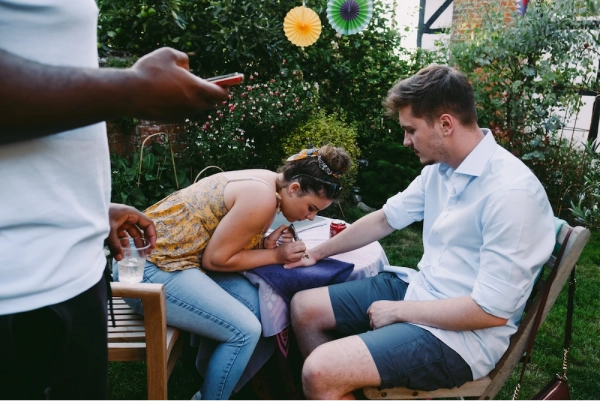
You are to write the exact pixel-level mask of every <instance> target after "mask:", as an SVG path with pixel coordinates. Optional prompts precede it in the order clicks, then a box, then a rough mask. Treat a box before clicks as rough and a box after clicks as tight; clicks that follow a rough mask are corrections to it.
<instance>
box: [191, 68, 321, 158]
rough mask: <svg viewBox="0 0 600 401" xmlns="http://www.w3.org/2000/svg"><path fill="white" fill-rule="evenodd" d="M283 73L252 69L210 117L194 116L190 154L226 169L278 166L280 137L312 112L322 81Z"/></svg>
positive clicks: (292, 72)
mask: <svg viewBox="0 0 600 401" xmlns="http://www.w3.org/2000/svg"><path fill="white" fill-rule="evenodd" d="M280 75H281V76H280V78H278V79H275V78H272V79H268V80H261V79H260V78H261V77H260V76H259V74H258V73H253V74H252V75H250V76H249V77H248V78H247V80H246V83H245V84H244V85H241V86H239V87H232V88H231V89H230V95H229V100H228V101H224V102H223V103H222V104H221V105H220V106H219V107H218V108H217V109H216V110H214V111H211V112H210V113H209V114H208V116H207V117H206V121H205V122H198V121H189V122H188V133H189V135H190V137H189V138H190V151H191V155H192V156H193V157H194V158H195V159H196V160H198V161H199V162H200V163H201V164H203V165H205V166H208V165H217V166H219V167H221V168H222V169H224V170H235V169H242V168H249V167H261V168H270V169H274V168H276V167H277V164H278V163H279V161H280V160H281V152H282V151H281V150H280V147H279V146H278V144H279V142H280V139H281V137H282V136H283V135H285V134H287V133H288V132H290V131H291V130H292V129H293V128H294V127H296V126H297V125H298V124H299V123H300V122H301V121H303V120H304V119H305V118H306V117H307V115H308V114H309V113H310V112H311V110H313V108H314V107H315V106H316V104H317V99H318V85H317V84H310V83H308V82H306V81H304V79H303V75H302V72H300V71H291V72H290V71H288V70H287V69H282V71H281V74H280Z"/></svg>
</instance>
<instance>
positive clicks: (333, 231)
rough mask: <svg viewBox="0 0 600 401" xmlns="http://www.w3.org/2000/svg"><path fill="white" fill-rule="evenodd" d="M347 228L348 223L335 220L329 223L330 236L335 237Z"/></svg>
mask: <svg viewBox="0 0 600 401" xmlns="http://www.w3.org/2000/svg"><path fill="white" fill-rule="evenodd" d="M345 228H346V223H344V222H343V221H342V220H334V221H332V222H331V224H330V225H329V238H332V237H335V236H336V235H338V234H339V233H341V232H342V231H344V229H345Z"/></svg>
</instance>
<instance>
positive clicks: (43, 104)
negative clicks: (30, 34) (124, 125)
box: [0, 48, 228, 144]
mask: <svg viewBox="0 0 600 401" xmlns="http://www.w3.org/2000/svg"><path fill="white" fill-rule="evenodd" d="M0 71H1V73H0V110H2V112H1V113H0V144H6V143H11V142H20V141H24V140H28V139H31V138H36V137H41V136H46V135H51V134H55V133H58V132H62V131H66V130H70V129H74V128H78V127H83V126H87V125H91V124H94V123H97V122H100V121H105V120H109V119H112V118H116V117H137V118H144V119H149V120H158V121H181V120H183V119H184V118H186V117H189V116H192V115H193V114H194V113H196V112H198V111H200V110H204V109H208V108H211V107H213V106H214V105H215V104H216V103H217V102H219V101H222V100H225V99H226V98H227V95H228V90H227V89H226V88H221V87H219V86H217V85H214V84H211V83H209V82H206V81H205V80H203V79H201V78H198V77H196V76H195V75H193V74H191V73H190V72H189V66H188V57H187V55H186V54H185V53H182V52H179V51H177V50H174V49H170V48H162V49H158V50H156V51H154V52H152V53H149V54H147V55H145V56H144V57H142V58H140V59H139V60H138V61H137V62H136V63H135V64H134V65H133V66H132V67H131V68H128V69H113V68H75V67H64V66H51V65H45V64H40V63H37V62H34V61H30V60H27V59H24V58H22V57H19V56H16V55H14V54H12V53H9V52H6V51H4V50H2V49H0Z"/></svg>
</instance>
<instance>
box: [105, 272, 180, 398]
mask: <svg viewBox="0 0 600 401" xmlns="http://www.w3.org/2000/svg"><path fill="white" fill-rule="evenodd" d="M111 288H112V293H113V308H114V315H115V323H116V327H113V325H112V320H111V317H110V313H109V316H108V360H109V361H115V362H116V361H146V370H147V373H146V374H147V377H148V399H149V400H166V399H167V382H168V380H169V377H170V376H171V372H172V371H173V367H174V366H175V362H177V358H179V356H180V355H181V349H182V345H183V342H182V337H181V336H180V331H179V329H177V328H174V327H169V326H167V316H166V311H165V289H164V286H163V285H162V284H129V283H111ZM122 298H140V299H141V300H142V303H143V306H144V316H142V315H140V314H138V313H136V312H134V311H133V309H131V308H130V307H129V305H127V304H126V303H125V301H123V299H122Z"/></svg>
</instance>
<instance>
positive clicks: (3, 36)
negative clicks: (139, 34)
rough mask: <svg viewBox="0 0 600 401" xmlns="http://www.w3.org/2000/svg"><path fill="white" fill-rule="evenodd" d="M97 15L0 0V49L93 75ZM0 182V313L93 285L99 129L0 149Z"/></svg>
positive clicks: (67, 2) (102, 146)
mask: <svg viewBox="0 0 600 401" xmlns="http://www.w3.org/2000/svg"><path fill="white" fill-rule="evenodd" d="M97 18H98V8H97V6H96V3H95V1H94V0H77V1H71V0H22V1H12V0H0V48H1V49H2V50H5V51H7V52H10V53H13V54H15V55H18V56H21V57H23V58H26V59H30V60H33V61H37V62H40V63H43V64H50V65H63V66H73V67H89V68H97V67H98V55H97V46H96V35H97V34H96V31H97ZM32 96H35V94H32ZM0 129H2V128H1V127H0ZM0 177H2V186H1V191H2V194H1V195H0V315H4V314H10V313H17V312H23V311H27V310H32V309H37V308H40V307H43V306H46V305H50V304H55V303H58V302H62V301H65V300H67V299H70V298H73V297H74V296H76V295H78V294H80V293H82V292H83V291H85V290H87V289H89V288H90V287H92V286H93V285H94V284H96V283H97V282H98V281H99V280H100V278H101V276H102V271H103V269H104V266H105V264H106V258H105V256H104V251H103V242H104V239H105V238H106V237H107V235H108V231H109V226H108V207H109V202H110V161H109V153H108V142H107V139H106V126H105V124H104V123H100V124H94V125H91V126H88V127H84V128H81V129H77V130H72V131H68V132H63V133H60V134H57V135H51V136H48V137H44V138H40V139H34V140H30V141H26V142H20V143H16V144H10V145H0Z"/></svg>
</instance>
